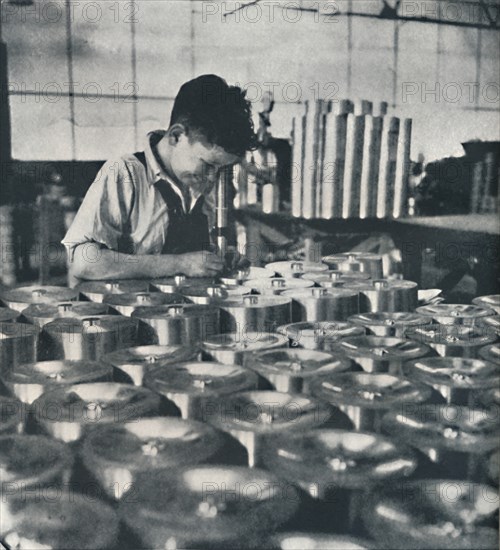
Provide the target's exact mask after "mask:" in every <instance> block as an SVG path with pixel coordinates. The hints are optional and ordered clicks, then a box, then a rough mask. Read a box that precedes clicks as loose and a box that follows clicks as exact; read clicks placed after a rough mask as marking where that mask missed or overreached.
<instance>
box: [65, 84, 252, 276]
mask: <svg viewBox="0 0 500 550" xmlns="http://www.w3.org/2000/svg"><path fill="white" fill-rule="evenodd" d="M254 143H255V134H254V129H253V123H252V118H251V107H250V102H249V101H248V100H247V99H246V98H245V92H244V91H242V90H241V89H240V88H238V87H235V86H228V84H227V83H226V81H225V80H223V79H222V78H220V77H218V76H215V75H203V76H200V77H198V78H196V79H194V80H191V81H189V82H187V83H185V84H184V85H183V86H182V87H181V89H180V90H179V93H178V94H177V97H176V99H175V102H174V107H173V110H172V115H171V119H170V126H169V128H168V130H166V131H155V132H152V133H150V134H149V135H148V140H147V143H146V147H145V150H144V152H143V153H135V154H133V155H127V156H124V157H122V158H120V159H119V160H118V161H115V162H113V161H110V162H107V163H106V164H105V165H104V166H103V167H102V169H101V170H100V172H99V174H98V176H97V177H96V179H95V181H94V182H93V183H92V185H91V187H90V189H89V190H88V192H87V195H86V196H85V199H84V200H83V203H82V205H81V206H80V209H79V210H78V213H77V215H76V217H75V219H74V221H73V224H72V225H71V227H70V228H69V230H68V232H67V234H66V236H65V237H64V240H63V241H62V242H63V244H64V245H65V246H66V248H67V250H68V254H69V262H70V272H71V275H72V276H73V277H77V278H79V279H93V280H96V279H115V278H116V279H119V278H122V279H125V278H155V277H168V276H171V275H174V274H177V273H184V274H185V275H187V276H190V277H210V276H215V275H216V274H217V273H219V272H220V271H222V269H223V268H224V264H223V261H222V260H221V258H220V257H219V256H217V255H216V254H213V253H210V252H208V250H209V245H210V238H209V230H210V228H211V227H212V226H213V225H214V221H215V217H214V200H213V195H212V197H211V196H210V193H211V191H212V190H213V189H214V185H215V183H216V181H217V178H218V174H219V172H220V170H221V169H222V168H224V167H226V166H231V165H233V164H235V163H237V162H239V161H240V159H241V157H243V156H244V154H245V152H246V151H248V150H250V149H252V148H253V147H254Z"/></svg>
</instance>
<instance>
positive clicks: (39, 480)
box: [0, 435, 73, 496]
mask: <svg viewBox="0 0 500 550" xmlns="http://www.w3.org/2000/svg"><path fill="white" fill-rule="evenodd" d="M72 466H73V455H72V453H71V451H70V450H69V449H68V447H67V446H66V445H64V443H61V442H60V441H57V440H56V439H52V438H51V437H46V436H42V435H4V436H2V437H0V471H1V472H2V485H3V484H5V485H3V486H2V489H7V492H9V489H13V488H19V489H20V488H21V487H23V489H28V488H33V489H35V490H39V489H40V488H41V487H45V486H51V487H54V486H57V485H61V484H63V483H68V482H69V479H70V475H71V469H72ZM2 496H4V495H2Z"/></svg>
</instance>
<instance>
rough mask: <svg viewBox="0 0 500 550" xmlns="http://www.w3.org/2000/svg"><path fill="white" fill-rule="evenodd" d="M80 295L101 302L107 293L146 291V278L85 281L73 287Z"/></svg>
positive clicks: (147, 287)
mask: <svg viewBox="0 0 500 550" xmlns="http://www.w3.org/2000/svg"><path fill="white" fill-rule="evenodd" d="M75 290H76V291H78V292H79V294H80V296H82V297H83V298H85V299H87V300H90V301H91V302H102V301H103V300H104V296H106V295H108V294H125V293H127V294H128V293H130V292H148V290H149V282H148V281H146V280H136V279H124V280H121V281H85V282H83V283H80V284H79V285H77V286H76V287H75Z"/></svg>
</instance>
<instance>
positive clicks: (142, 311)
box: [132, 304, 220, 346]
mask: <svg viewBox="0 0 500 550" xmlns="http://www.w3.org/2000/svg"><path fill="white" fill-rule="evenodd" d="M132 319H137V320H138V321H139V333H138V339H139V342H140V343H141V344H155V345H160V346H185V345H187V344H199V343H200V342H202V341H203V340H205V339H206V338H208V337H210V336H212V335H214V334H218V333H219V332H220V311H219V308H217V307H212V306H200V305H197V304H177V305H172V306H158V307H144V308H137V309H136V310H135V311H134V313H133V314H132Z"/></svg>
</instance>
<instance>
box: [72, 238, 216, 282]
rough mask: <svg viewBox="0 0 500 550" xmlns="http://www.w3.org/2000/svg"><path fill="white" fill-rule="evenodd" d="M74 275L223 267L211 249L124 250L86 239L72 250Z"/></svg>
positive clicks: (129, 275) (203, 272)
mask: <svg viewBox="0 0 500 550" xmlns="http://www.w3.org/2000/svg"><path fill="white" fill-rule="evenodd" d="M70 266H71V267H70V269H71V275H72V276H73V277H77V278H78V279H87V280H109V279H146V278H147V279H154V278H158V277H170V276H172V275H176V274H177V273H183V274H185V275H187V276H188V277H213V276H215V275H217V274H218V273H220V272H221V271H222V269H223V267H224V263H223V261H222V260H221V259H220V258H219V257H218V256H217V255H216V254H213V253H211V252H208V251H200V252H191V253H188V254H162V255H149V254H138V255H131V254H123V253H121V252H115V251H114V250H107V249H103V248H100V247H99V245H98V244H97V243H83V244H80V245H78V246H77V247H76V248H75V249H74V251H73V258H72V262H71V264H70Z"/></svg>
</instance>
